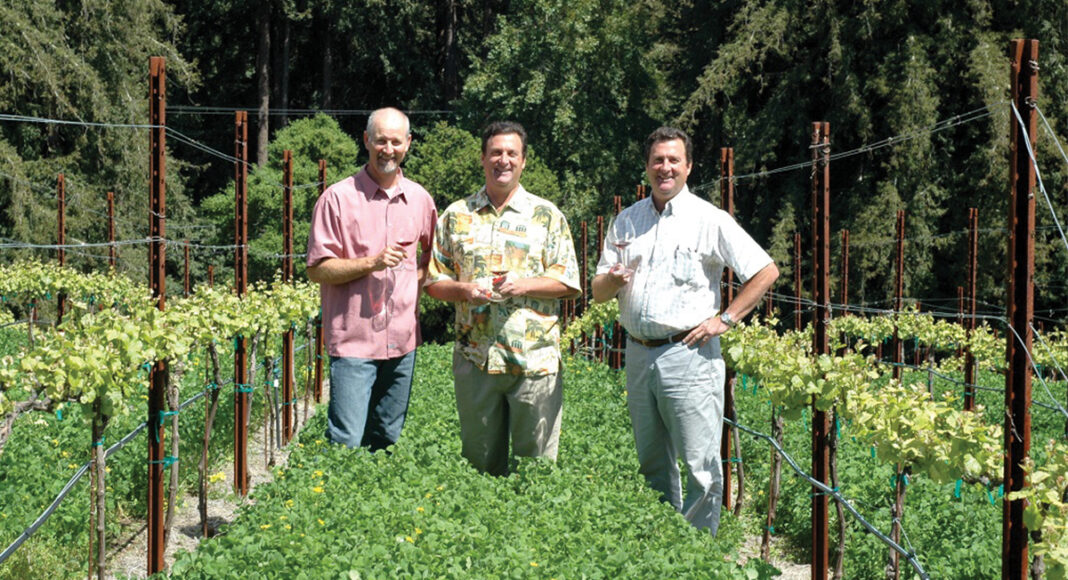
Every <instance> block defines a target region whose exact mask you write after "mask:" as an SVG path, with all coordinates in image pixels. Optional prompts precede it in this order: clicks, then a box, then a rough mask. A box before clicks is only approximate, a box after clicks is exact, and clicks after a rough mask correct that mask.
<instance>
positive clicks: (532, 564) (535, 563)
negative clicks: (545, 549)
mask: <svg viewBox="0 0 1068 580" xmlns="http://www.w3.org/2000/svg"><path fill="white" fill-rule="evenodd" d="M530 565H531V566H534V567H535V568H537V567H538V563H537V562H531V563H530Z"/></svg>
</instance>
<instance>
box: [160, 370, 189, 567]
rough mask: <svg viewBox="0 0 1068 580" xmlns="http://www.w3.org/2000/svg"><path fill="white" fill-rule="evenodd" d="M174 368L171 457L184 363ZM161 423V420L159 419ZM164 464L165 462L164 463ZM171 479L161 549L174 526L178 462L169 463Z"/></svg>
mask: <svg viewBox="0 0 1068 580" xmlns="http://www.w3.org/2000/svg"><path fill="white" fill-rule="evenodd" d="M174 369H175V370H176V372H175V375H177V377H176V378H173V377H172V379H171V380H169V381H167V411H168V414H169V415H170V416H171V457H174V458H177V457H178V450H179V443H180V440H179V436H178V406H179V401H178V385H180V384H181V382H182V374H184V372H185V365H184V364H182V363H178V364H176V365H174ZM160 422H161V423H162V421H160ZM164 465H165V466H166V464H164ZM170 467H171V479H170V483H169V484H168V488H167V515H166V517H165V518H164V520H163V549H164V550H165V551H166V549H167V542H169V541H170V539H171V528H172V527H173V526H174V514H175V509H174V507H175V503H177V501H178V464H177V463H173V464H171V466H170Z"/></svg>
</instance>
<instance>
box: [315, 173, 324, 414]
mask: <svg viewBox="0 0 1068 580" xmlns="http://www.w3.org/2000/svg"><path fill="white" fill-rule="evenodd" d="M325 191H326V159H320V160H319V195H320V196H322V195H323V192H325ZM315 402H316V403H321V402H323V309H322V308H320V309H319V315H318V316H316V317H315Z"/></svg>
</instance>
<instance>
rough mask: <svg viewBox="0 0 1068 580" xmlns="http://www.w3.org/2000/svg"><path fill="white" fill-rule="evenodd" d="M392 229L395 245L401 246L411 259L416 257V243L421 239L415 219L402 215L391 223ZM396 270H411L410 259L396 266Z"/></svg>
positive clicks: (408, 215)
mask: <svg viewBox="0 0 1068 580" xmlns="http://www.w3.org/2000/svg"><path fill="white" fill-rule="evenodd" d="M389 225H390V228H391V229H392V230H393V232H394V234H393V235H394V239H395V241H394V243H395V244H396V245H398V246H400V247H401V248H402V249H403V250H404V251H405V252H406V253H407V254H408V257H409V258H411V257H413V256H414V255H415V241H416V240H417V239H418V238H419V227H418V224H417V223H416V221H415V218H414V217H413V216H412V215H410V214H402V215H401V216H399V217H398V218H396V219H394V220H392V221H391V223H390V224H389ZM394 269H396V270H411V269H412V268H411V267H410V266H409V265H408V258H405V259H404V261H402V262H401V263H400V264H397V265H396V266H394Z"/></svg>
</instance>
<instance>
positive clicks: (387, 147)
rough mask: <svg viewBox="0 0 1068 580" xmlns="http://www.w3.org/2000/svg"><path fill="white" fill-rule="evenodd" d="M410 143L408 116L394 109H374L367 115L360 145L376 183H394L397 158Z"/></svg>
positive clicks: (386, 185) (397, 164)
mask: <svg viewBox="0 0 1068 580" xmlns="http://www.w3.org/2000/svg"><path fill="white" fill-rule="evenodd" d="M411 144H412V135H411V132H410V127H409V125H408V116H407V115H405V114H404V113H402V112H400V111H399V110H397V109H394V108H386V109H378V110H377V111H375V112H373V113H371V116H370V117H368V118H367V130H366V131H364V133H363V145H364V147H366V148H367V153H368V155H369V156H370V159H369V160H368V163H367V171H368V172H369V173H370V174H371V178H372V179H374V180H375V183H377V184H378V185H379V186H381V187H383V188H386V189H388V188H390V187H393V186H394V185H395V184H396V180H397V177H398V175H399V173H400V164H401V161H404V156H405V155H406V154H407V153H408V147H410V146H411Z"/></svg>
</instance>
